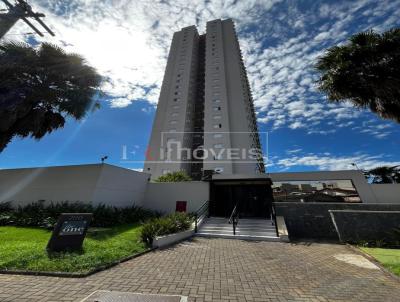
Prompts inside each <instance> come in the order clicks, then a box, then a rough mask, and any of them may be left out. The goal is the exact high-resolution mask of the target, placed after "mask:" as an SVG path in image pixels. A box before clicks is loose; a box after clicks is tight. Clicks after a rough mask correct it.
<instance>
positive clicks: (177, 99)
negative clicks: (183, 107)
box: [174, 92, 180, 108]
mask: <svg viewBox="0 0 400 302" xmlns="http://www.w3.org/2000/svg"><path fill="white" fill-rule="evenodd" d="M175 93H176V92H175ZM178 101H180V98H174V102H178ZM178 108H179V106H178Z"/></svg>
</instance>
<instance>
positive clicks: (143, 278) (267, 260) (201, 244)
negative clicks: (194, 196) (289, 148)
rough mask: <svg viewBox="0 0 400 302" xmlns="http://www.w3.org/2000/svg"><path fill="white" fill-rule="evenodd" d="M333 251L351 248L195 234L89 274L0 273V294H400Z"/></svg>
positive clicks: (209, 297) (308, 297)
mask: <svg viewBox="0 0 400 302" xmlns="http://www.w3.org/2000/svg"><path fill="white" fill-rule="evenodd" d="M338 254H341V255H343V254H354V252H353V251H351V250H350V249H349V248H347V247H346V246H343V245H335V244H318V243H313V244H288V243H274V242H247V241H241V240H228V239H205V238H194V239H193V240H192V241H185V242H183V243H181V244H178V245H176V246H173V247H171V248H168V249H165V250H158V251H155V252H151V253H148V254H146V255H143V256H141V257H138V258H136V259H133V260H130V261H127V262H125V263H122V264H120V265H118V266H116V267H114V268H111V269H109V270H106V271H103V272H100V273H97V274H95V275H92V276H90V277H87V278H81V279H71V278H55V277H35V276H17V275H0V301H4V302H5V301H21V302H22V301H30V302H33V301H57V302H58V301H80V300H81V299H83V298H84V297H86V296H87V295H89V294H90V293H92V292H93V291H95V290H98V289H104V290H116V291H128V292H139V293H166V294H179V295H184V296H189V301H225V302H227V301H385V302H387V301H399V299H400V282H399V281H398V280H397V279H395V278H393V277H391V276H390V275H388V274H386V273H384V272H383V271H381V270H374V269H367V268H362V267H359V266H356V265H353V264H349V263H346V262H343V261H340V260H337V259H336V258H335V255H338ZM339 258H340V257H339Z"/></svg>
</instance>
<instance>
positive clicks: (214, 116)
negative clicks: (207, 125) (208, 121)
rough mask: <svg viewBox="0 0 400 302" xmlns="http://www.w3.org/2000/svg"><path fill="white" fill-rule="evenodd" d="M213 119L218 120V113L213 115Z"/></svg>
mask: <svg viewBox="0 0 400 302" xmlns="http://www.w3.org/2000/svg"><path fill="white" fill-rule="evenodd" d="M213 119H214V120H220V119H221V116H220V115H219V114H216V115H213Z"/></svg>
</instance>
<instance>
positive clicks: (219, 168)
mask: <svg viewBox="0 0 400 302" xmlns="http://www.w3.org/2000/svg"><path fill="white" fill-rule="evenodd" d="M214 171H215V172H217V173H221V172H224V168H222V167H217V168H214Z"/></svg>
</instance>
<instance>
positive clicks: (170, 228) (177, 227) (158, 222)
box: [141, 213, 192, 245]
mask: <svg viewBox="0 0 400 302" xmlns="http://www.w3.org/2000/svg"><path fill="white" fill-rule="evenodd" d="M191 224H192V218H191V217H190V216H189V215H188V214H186V213H174V214H169V215H167V216H164V217H160V218H155V219H152V220H150V221H148V222H147V223H146V224H144V226H143V228H142V233H141V237H142V241H143V242H144V243H146V244H148V245H151V244H152V243H153V239H154V238H156V237H157V236H164V235H168V234H173V233H178V232H182V231H186V230H188V229H189V228H190V226H191Z"/></svg>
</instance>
